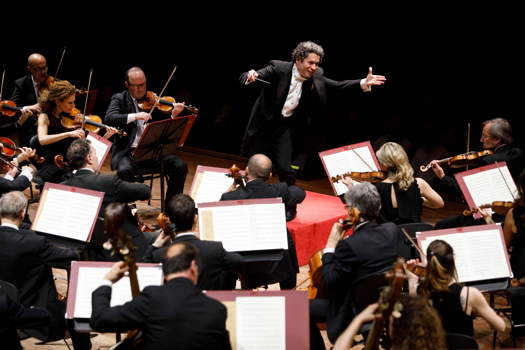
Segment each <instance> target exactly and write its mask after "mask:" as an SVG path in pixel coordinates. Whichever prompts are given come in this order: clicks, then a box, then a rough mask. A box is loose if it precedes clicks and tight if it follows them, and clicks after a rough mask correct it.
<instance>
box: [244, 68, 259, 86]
mask: <svg viewBox="0 0 525 350" xmlns="http://www.w3.org/2000/svg"><path fill="white" fill-rule="evenodd" d="M258 77H259V73H257V72H256V71H254V70H253V69H252V70H250V71H249V72H248V75H247V76H246V82H245V84H250V83H253V82H254V81H255V80H256V79H257V78H258Z"/></svg>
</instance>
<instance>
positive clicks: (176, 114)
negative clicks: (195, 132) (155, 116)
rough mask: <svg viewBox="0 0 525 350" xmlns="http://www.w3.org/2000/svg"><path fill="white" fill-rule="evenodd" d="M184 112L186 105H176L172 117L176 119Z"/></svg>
mask: <svg viewBox="0 0 525 350" xmlns="http://www.w3.org/2000/svg"><path fill="white" fill-rule="evenodd" d="M183 110H184V103H174V104H173V111H172V112H171V117H172V118H175V117H176V116H178V115H179V114H180V112H182V111H183Z"/></svg>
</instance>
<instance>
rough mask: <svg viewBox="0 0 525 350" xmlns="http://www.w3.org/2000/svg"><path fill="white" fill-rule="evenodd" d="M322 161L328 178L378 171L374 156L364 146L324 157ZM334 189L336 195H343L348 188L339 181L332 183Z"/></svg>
mask: <svg viewBox="0 0 525 350" xmlns="http://www.w3.org/2000/svg"><path fill="white" fill-rule="evenodd" d="M356 153H357V154H356ZM323 161H324V164H325V166H326V169H327V172H328V177H329V178H332V177H334V176H337V175H341V174H344V173H348V172H351V171H358V172H369V171H377V170H378V169H377V166H376V163H375V160H374V156H373V155H372V153H370V149H369V148H368V146H366V145H365V146H363V147H356V148H353V150H352V149H349V150H346V151H342V152H338V153H332V154H329V155H325V156H323ZM365 162H366V163H365ZM370 168H372V169H370ZM334 187H335V190H336V193H337V195H341V194H344V193H346V191H348V187H346V185H345V184H344V183H342V182H341V181H337V182H336V183H334Z"/></svg>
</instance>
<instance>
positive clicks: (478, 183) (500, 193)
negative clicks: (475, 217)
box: [463, 165, 519, 206]
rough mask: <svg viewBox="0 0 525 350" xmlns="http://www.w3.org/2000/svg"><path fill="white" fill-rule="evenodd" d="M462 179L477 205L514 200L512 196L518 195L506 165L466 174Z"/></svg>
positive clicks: (516, 196)
mask: <svg viewBox="0 0 525 350" xmlns="http://www.w3.org/2000/svg"><path fill="white" fill-rule="evenodd" d="M500 170H501V172H500ZM502 175H503V176H502ZM463 180H464V181H465V185H466V186H467V189H468V191H469V192H470V195H471V196H472V200H473V201H474V203H475V204H476V205H477V206H480V205H482V204H490V203H492V202H494V201H504V202H514V198H518V196H519V195H518V190H517V188H516V184H515V183H514V180H513V179H512V175H510V172H509V168H507V166H506V165H505V166H501V167H499V169H498V168H495V169H488V170H485V171H481V172H478V173H474V174H471V175H466V176H464V177H463ZM513 196H514V197H513Z"/></svg>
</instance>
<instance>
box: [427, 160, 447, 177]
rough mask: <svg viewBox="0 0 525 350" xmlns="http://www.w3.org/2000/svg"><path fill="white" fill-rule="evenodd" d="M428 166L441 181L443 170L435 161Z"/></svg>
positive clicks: (443, 174)
mask: <svg viewBox="0 0 525 350" xmlns="http://www.w3.org/2000/svg"><path fill="white" fill-rule="evenodd" d="M430 166H431V167H432V171H433V172H434V174H436V176H437V177H438V178H439V179H442V178H443V177H445V171H444V170H443V168H442V167H441V165H439V163H438V161H437V160H433V161H431V162H430Z"/></svg>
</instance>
